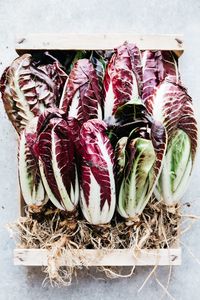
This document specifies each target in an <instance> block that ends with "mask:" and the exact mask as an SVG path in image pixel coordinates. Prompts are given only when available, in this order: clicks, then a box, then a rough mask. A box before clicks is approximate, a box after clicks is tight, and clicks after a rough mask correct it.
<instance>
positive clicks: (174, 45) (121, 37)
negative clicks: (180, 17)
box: [16, 33, 184, 56]
mask: <svg viewBox="0 0 200 300" xmlns="http://www.w3.org/2000/svg"><path fill="white" fill-rule="evenodd" d="M124 41H128V42H131V43H136V44H137V45H138V47H139V48H140V49H141V50H146V49H149V50H173V51H174V52H176V54H177V55H178V56H180V55H181V54H182V52H183V50H184V44H183V36H182V35H180V34H170V35H169V34H168V35H166V34H165V35H164V34H163V35H135V34H132V33H121V34H90V35H89V34H87V35H86V34H45V33H44V34H28V35H25V36H21V37H18V38H17V39H16V51H17V53H18V54H22V53H25V52H28V51H31V50H98V49H104V50H108V49H113V48H115V47H117V46H119V45H120V44H122V43H123V42H124Z"/></svg>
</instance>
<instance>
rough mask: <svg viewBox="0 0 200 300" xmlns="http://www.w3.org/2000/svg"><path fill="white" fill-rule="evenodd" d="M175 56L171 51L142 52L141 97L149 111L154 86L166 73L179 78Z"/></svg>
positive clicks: (150, 110)
mask: <svg viewBox="0 0 200 300" xmlns="http://www.w3.org/2000/svg"><path fill="white" fill-rule="evenodd" d="M177 64H178V62H177V58H176V57H175V55H174V54H173V52H172V51H151V50H146V51H143V52H142V65H143V93H142V99H143V101H144V104H145V106H146V108H147V111H148V112H149V113H151V112H152V97H153V95H154V92H155V90H156V87H157V86H158V85H159V84H160V82H162V81H163V80H164V79H165V78H166V77H167V76H168V75H172V76H176V77H177V81H178V80H179V77H180V75H179V72H178V67H177Z"/></svg>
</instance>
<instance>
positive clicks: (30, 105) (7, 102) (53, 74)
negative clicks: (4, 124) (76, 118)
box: [0, 54, 67, 132]
mask: <svg viewBox="0 0 200 300" xmlns="http://www.w3.org/2000/svg"><path fill="white" fill-rule="evenodd" d="M52 59H53V58H52ZM66 78H67V75H66V74H65V72H64V71H63V70H62V69H61V66H60V64H59V62H58V61H57V60H56V59H53V62H52V63H49V64H41V63H40V64H36V62H35V61H34V59H33V58H32V56H31V55H30V54H24V55H22V56H21V57H19V58H17V59H15V60H14V61H13V63H12V64H11V66H10V67H8V68H7V69H6V70H5V71H4V73H3V75H2V78H1V82H0V84H1V93H2V99H3V103H4V106H5V110H6V112H7V114H8V117H9V119H10V120H11V122H12V124H13V126H14V127H15V129H16V130H17V132H20V131H21V130H22V129H23V128H24V127H25V126H26V125H27V124H28V123H29V121H30V120H31V119H32V118H33V117H34V116H36V115H39V114H41V113H42V112H44V110H45V109H46V108H49V107H56V104H57V101H58V99H60V96H61V91H62V89H63V86H64V83H65V81H66Z"/></svg>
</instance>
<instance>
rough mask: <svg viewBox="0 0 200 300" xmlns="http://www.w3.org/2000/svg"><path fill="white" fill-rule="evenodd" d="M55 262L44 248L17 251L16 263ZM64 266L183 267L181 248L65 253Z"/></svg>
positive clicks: (62, 260)
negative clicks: (51, 260) (181, 265)
mask: <svg viewBox="0 0 200 300" xmlns="http://www.w3.org/2000/svg"><path fill="white" fill-rule="evenodd" d="M49 259H53V257H52V256H51V253H50V252H49V251H48V250H44V249H15V250H14V264H15V265H23V266H46V265H47V264H48V260H49ZM57 259H58V260H57V262H58V264H59V265H60V266H81V265H85V266H134V265H135V266H153V265H160V266H166V265H180V264H181V249H180V248H174V249H158V250H157V249H153V250H145V249H144V250H131V249H122V250H121V249H115V250H103V249H101V250H94V249H91V250H90V249H87V250H77V249H76V250H73V251H69V250H65V253H64V254H63V255H62V256H60V257H59V256H58V258H57Z"/></svg>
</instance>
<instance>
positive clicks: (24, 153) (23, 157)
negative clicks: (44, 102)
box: [18, 117, 48, 210]
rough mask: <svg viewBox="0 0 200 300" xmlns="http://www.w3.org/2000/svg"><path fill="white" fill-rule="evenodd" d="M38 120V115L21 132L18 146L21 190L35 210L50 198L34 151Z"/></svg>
mask: <svg viewBox="0 0 200 300" xmlns="http://www.w3.org/2000/svg"><path fill="white" fill-rule="evenodd" d="M37 121H38V117H35V118H34V119H32V121H31V122H30V123H29V125H28V126H27V127H26V129H24V130H23V131H22V132H21V134H20V139H19V148H18V168H19V182H20V187H21V192H22V196H23V199H24V201H25V202H26V204H27V205H28V206H29V207H30V208H32V209H33V210H34V208H37V207H40V206H43V205H44V204H45V203H46V202H47V200H48V197H47V196H46V195H45V191H44V187H43V184H42V181H41V178H40V172H39V167H38V162H37V159H36V157H35V155H34V153H33V146H34V144H35V142H36V138H37V134H36V127H37Z"/></svg>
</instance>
